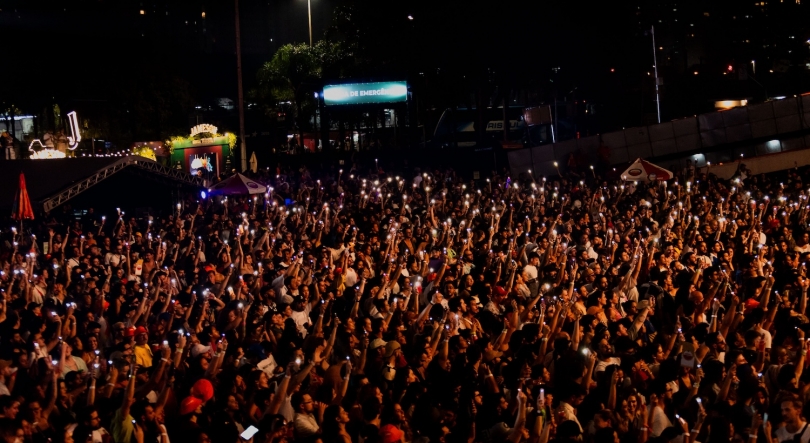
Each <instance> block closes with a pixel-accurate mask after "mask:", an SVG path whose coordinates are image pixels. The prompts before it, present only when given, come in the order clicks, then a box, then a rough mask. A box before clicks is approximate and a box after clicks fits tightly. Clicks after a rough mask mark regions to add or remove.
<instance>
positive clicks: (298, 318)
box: [290, 303, 312, 338]
mask: <svg viewBox="0 0 810 443" xmlns="http://www.w3.org/2000/svg"><path fill="white" fill-rule="evenodd" d="M310 310H312V305H310V304H309V303H306V304H304V310H303V311H300V312H299V311H293V313H292V314H290V318H291V319H293V321H295V326H297V327H298V332H300V333H301V335H303V336H304V337H305V338H306V336H307V329H306V328H305V327H304V325H305V324H307V323H309V322H310V320H309V311H310Z"/></svg>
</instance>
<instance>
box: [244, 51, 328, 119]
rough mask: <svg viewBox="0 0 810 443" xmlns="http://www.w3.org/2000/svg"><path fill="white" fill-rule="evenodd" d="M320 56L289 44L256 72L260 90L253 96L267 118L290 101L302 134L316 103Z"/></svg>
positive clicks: (320, 69) (320, 70) (320, 64)
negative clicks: (281, 105) (314, 95)
mask: <svg viewBox="0 0 810 443" xmlns="http://www.w3.org/2000/svg"><path fill="white" fill-rule="evenodd" d="M322 59H323V57H322V56H320V55H319V53H318V51H317V50H316V48H314V47H312V48H311V47H310V46H309V45H306V44H288V45H284V46H282V47H281V48H279V49H278V51H276V53H275V54H274V55H273V58H272V59H271V60H270V61H269V62H267V63H265V64H264V65H263V66H262V67H261V69H259V75H258V78H259V88H258V89H257V90H256V92H255V96H256V97H257V98H258V99H259V101H260V102H263V106H264V107H265V112H266V113H267V114H268V115H270V114H273V113H276V112H278V111H279V107H278V104H279V103H283V102H289V103H290V105H291V107H292V109H293V111H294V117H295V121H296V125H297V126H298V130H299V131H302V132H303V131H304V129H305V128H306V126H307V125H308V122H309V116H310V115H312V112H314V110H315V108H316V106H317V102H316V101H315V100H314V97H313V93H314V92H315V91H318V90H319V89H320V86H321V85H320V77H321V73H322V63H321V61H322Z"/></svg>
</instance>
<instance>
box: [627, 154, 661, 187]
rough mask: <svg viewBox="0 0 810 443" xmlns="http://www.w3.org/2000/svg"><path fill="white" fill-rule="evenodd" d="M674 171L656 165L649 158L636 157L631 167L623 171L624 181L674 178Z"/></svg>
mask: <svg viewBox="0 0 810 443" xmlns="http://www.w3.org/2000/svg"><path fill="white" fill-rule="evenodd" d="M672 177H673V175H672V172H670V171H668V170H666V169H664V168H662V167H660V166H656V165H654V164H652V163H650V162H648V161H647V160H642V159H640V158H638V159H636V161H634V162H633V164H632V165H630V167H629V168H627V169H626V170H625V171H624V172H622V180H624V181H631V182H632V181H656V180H658V181H663V180H670V179H672Z"/></svg>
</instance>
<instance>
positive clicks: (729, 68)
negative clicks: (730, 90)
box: [726, 65, 734, 72]
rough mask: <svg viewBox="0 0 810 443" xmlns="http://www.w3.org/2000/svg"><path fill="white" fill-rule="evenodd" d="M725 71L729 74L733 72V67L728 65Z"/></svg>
mask: <svg viewBox="0 0 810 443" xmlns="http://www.w3.org/2000/svg"><path fill="white" fill-rule="evenodd" d="M726 69H728V72H731V71H733V70H734V66H731V65H728V67H727V68H726Z"/></svg>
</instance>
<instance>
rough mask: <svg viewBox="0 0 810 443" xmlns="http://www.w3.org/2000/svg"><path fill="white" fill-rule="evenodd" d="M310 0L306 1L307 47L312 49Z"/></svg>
mask: <svg viewBox="0 0 810 443" xmlns="http://www.w3.org/2000/svg"><path fill="white" fill-rule="evenodd" d="M311 2H312V0H307V19H308V20H309V47H310V48H311V47H312V3H311Z"/></svg>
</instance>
